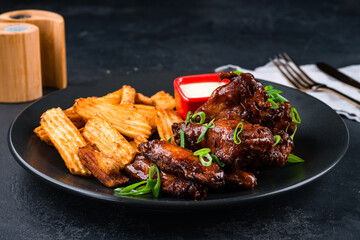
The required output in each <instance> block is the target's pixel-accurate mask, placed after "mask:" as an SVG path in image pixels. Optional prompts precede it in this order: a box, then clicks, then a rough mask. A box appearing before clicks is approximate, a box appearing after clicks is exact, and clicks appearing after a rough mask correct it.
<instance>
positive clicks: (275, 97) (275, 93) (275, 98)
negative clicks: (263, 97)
mask: <svg viewBox="0 0 360 240" xmlns="http://www.w3.org/2000/svg"><path fill="white" fill-rule="evenodd" d="M265 91H266V92H267V93H268V94H269V100H270V101H269V100H268V101H269V102H270V103H271V105H272V107H271V108H272V109H277V108H278V106H277V107H276V106H275V104H276V103H277V102H280V103H283V102H288V101H289V100H287V99H286V98H284V97H283V96H281V95H280V93H282V91H281V90H278V89H274V87H273V86H271V85H268V86H265Z"/></svg>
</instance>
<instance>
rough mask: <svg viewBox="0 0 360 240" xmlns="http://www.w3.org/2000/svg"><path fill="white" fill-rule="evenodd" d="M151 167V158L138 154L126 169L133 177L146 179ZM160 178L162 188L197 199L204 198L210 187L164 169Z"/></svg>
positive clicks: (177, 194) (167, 191) (140, 179)
mask: <svg viewBox="0 0 360 240" xmlns="http://www.w3.org/2000/svg"><path fill="white" fill-rule="evenodd" d="M150 167H151V162H150V160H149V159H147V158H145V157H144V156H141V155H138V156H136V158H135V161H134V162H133V163H131V164H128V165H126V167H125V171H126V172H127V173H128V174H129V175H130V177H131V178H133V179H136V180H139V181H145V180H147V179H149V169H150ZM155 174H156V173H155ZM154 178H156V176H154ZM160 178H161V189H162V190H163V191H164V192H166V193H168V194H170V195H172V196H174V197H178V198H183V197H193V198H195V199H204V198H205V197H206V194H207V191H208V188H207V187H205V186H204V185H202V184H199V183H195V182H193V181H191V180H187V179H182V178H179V177H177V176H175V175H174V174H171V173H167V172H164V171H160Z"/></svg>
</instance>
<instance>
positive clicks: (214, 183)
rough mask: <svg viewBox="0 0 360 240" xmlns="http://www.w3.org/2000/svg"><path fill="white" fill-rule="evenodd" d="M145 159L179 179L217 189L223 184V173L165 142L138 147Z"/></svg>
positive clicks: (155, 142)
mask: <svg viewBox="0 0 360 240" xmlns="http://www.w3.org/2000/svg"><path fill="white" fill-rule="evenodd" d="M139 149H140V150H141V151H142V153H143V154H144V156H145V157H146V158H149V159H150V160H151V161H153V162H154V163H156V165H157V166H158V167H159V168H160V169H161V170H162V171H166V172H169V173H173V174H175V175H177V176H179V177H183V178H185V179H189V180H193V181H196V182H198V183H201V184H204V185H206V186H209V187H213V188H217V187H220V186H222V185H224V184H225V181H224V172H223V171H222V170H221V169H220V167H219V166H218V165H217V164H216V163H213V164H211V165H210V166H204V165H202V163H201V162H200V160H199V158H198V157H197V156H194V154H193V153H192V152H191V151H189V150H187V149H184V148H182V147H179V146H176V145H174V144H171V143H169V142H167V141H160V140H152V141H150V142H146V143H142V144H140V145H139Z"/></svg>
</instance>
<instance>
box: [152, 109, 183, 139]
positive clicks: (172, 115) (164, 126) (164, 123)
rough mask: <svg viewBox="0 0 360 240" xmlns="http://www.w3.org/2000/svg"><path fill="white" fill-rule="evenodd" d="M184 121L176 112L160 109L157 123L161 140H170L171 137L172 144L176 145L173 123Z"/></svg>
mask: <svg viewBox="0 0 360 240" xmlns="http://www.w3.org/2000/svg"><path fill="white" fill-rule="evenodd" d="M183 121H184V120H183V119H182V118H181V117H180V116H179V114H178V113H177V112H176V111H174V110H165V109H158V110H157V116H156V120H155V122H156V127H157V131H158V133H159V136H160V139H163V140H168V139H169V138H170V137H171V143H174V144H175V141H174V136H173V132H172V128H171V126H172V124H173V123H179V122H183Z"/></svg>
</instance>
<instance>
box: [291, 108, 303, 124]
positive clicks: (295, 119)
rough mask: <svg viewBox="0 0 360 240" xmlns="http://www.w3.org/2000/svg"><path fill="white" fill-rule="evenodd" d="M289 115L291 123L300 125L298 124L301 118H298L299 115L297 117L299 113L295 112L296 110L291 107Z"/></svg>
mask: <svg viewBox="0 0 360 240" xmlns="http://www.w3.org/2000/svg"><path fill="white" fill-rule="evenodd" d="M290 115H291V118H292V121H293V123H296V124H300V123H301V118H300V115H299V113H298V112H297V110H296V108H294V107H291V110H290Z"/></svg>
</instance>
